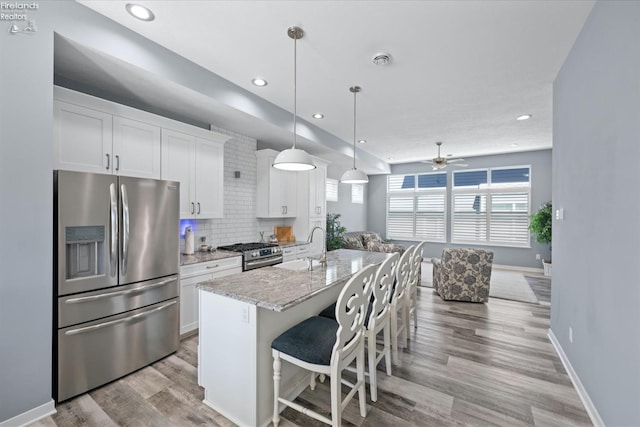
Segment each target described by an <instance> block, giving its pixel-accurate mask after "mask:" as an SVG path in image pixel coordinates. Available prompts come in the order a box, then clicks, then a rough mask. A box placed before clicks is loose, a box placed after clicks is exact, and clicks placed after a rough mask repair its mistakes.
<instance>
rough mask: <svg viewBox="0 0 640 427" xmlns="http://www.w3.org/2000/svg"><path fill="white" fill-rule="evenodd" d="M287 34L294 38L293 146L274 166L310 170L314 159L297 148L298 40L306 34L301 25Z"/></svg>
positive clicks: (281, 155)
mask: <svg viewBox="0 0 640 427" xmlns="http://www.w3.org/2000/svg"><path fill="white" fill-rule="evenodd" d="M287 34H288V35H289V37H290V38H292V39H293V147H291V148H289V149H286V150H284V151H282V152H280V153H279V154H278V155H277V156H276V158H275V159H274V160H273V164H272V166H273V167H274V168H276V169H280V170H286V171H309V170H312V169H315V168H316V165H315V164H314V163H313V159H311V156H310V155H309V153H307V152H306V151H304V150H301V149H298V148H296V139H297V135H298V134H297V132H296V128H297V118H298V104H297V102H298V101H297V86H296V83H297V77H298V76H297V66H296V65H297V59H298V54H297V53H298V52H297V42H298V39H301V38H302V36H304V31H302V28H300V27H289V28H288V29H287Z"/></svg>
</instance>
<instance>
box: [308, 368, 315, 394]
mask: <svg viewBox="0 0 640 427" xmlns="http://www.w3.org/2000/svg"><path fill="white" fill-rule="evenodd" d="M310 377H311V378H310V379H309V387H310V388H311V390H312V391H313V390H315V389H316V373H315V372H311V374H310Z"/></svg>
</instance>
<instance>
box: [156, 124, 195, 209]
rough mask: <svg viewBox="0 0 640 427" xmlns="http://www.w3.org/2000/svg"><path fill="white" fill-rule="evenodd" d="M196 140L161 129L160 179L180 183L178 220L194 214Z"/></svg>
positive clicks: (189, 136) (179, 133) (180, 133)
mask: <svg viewBox="0 0 640 427" xmlns="http://www.w3.org/2000/svg"><path fill="white" fill-rule="evenodd" d="M195 144H196V139H195V137H193V136H191V135H187V134H185V133H182V132H176V131H173V130H169V129H162V168H161V174H160V176H161V177H162V179H166V180H169V181H179V182H180V218H194V217H195V213H196V185H195V182H196V168H195V147H196V145H195Z"/></svg>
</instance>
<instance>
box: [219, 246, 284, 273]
mask: <svg viewBox="0 0 640 427" xmlns="http://www.w3.org/2000/svg"><path fill="white" fill-rule="evenodd" d="M218 249H221V250H224V251H232V252H242V261H243V262H242V271H247V270H253V269H256V268H260V267H267V266H269V265H275V264H280V263H281V262H282V249H281V248H280V246H278V245H277V244H275V243H235V244H233V245H228V246H218Z"/></svg>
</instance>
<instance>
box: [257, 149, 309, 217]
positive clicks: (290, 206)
mask: <svg viewBox="0 0 640 427" xmlns="http://www.w3.org/2000/svg"><path fill="white" fill-rule="evenodd" d="M255 154H256V158H257V178H258V188H257V193H258V197H257V201H256V216H257V217H258V218H292V217H295V216H296V213H297V203H298V202H297V200H298V194H297V176H298V175H297V174H298V172H288V171H283V170H279V169H276V168H274V167H273V166H271V165H273V160H274V159H275V158H276V156H277V155H278V152H277V151H274V150H258V151H256V153H255ZM301 173H304V172H301Z"/></svg>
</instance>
